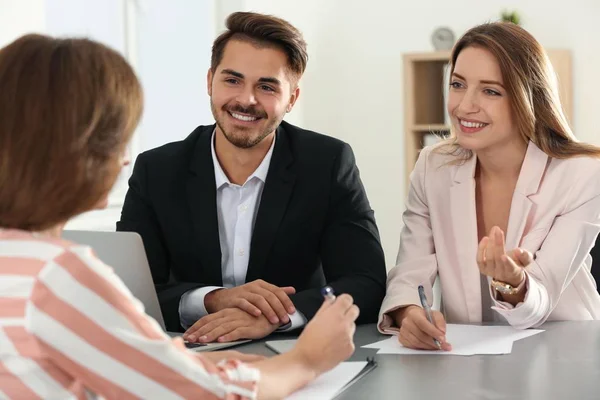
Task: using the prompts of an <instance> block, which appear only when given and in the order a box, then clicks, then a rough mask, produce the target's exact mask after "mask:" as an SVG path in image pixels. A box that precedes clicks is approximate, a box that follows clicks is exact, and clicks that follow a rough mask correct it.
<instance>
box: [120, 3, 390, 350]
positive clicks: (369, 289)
mask: <svg viewBox="0 0 600 400" xmlns="http://www.w3.org/2000/svg"><path fill="white" fill-rule="evenodd" d="M226 25H227V30H226V31H225V32H224V33H223V34H222V35H221V36H219V37H218V38H217V39H216V40H215V42H214V44H213V49H212V59H211V68H210V70H209V71H208V76H207V86H208V94H209V96H210V103H211V109H212V113H213V116H214V118H215V120H216V124H215V125H211V126H199V127H198V128H196V129H195V130H194V131H193V132H192V133H191V134H190V135H189V136H188V137H187V138H186V139H185V140H183V141H181V142H176V143H170V144H167V145H165V146H162V147H160V148H157V149H154V150H151V151H148V152H146V153H143V154H141V155H140V156H139V157H138V158H137V161H136V164H135V167H134V172H133V175H132V177H131V179H130V182H129V186H130V187H129V191H128V193H127V197H126V199H125V204H124V206H123V211H122V214H121V220H120V221H119V222H118V223H117V229H118V230H121V231H135V232H138V233H139V234H140V235H141V236H142V239H143V241H144V245H145V248H146V252H147V255H148V260H149V262H150V267H151V269H152V275H153V278H154V282H155V284H156V287H157V292H158V296H159V300H160V303H161V307H162V311H163V315H164V318H165V322H166V324H167V328H168V329H169V330H173V331H176V330H181V329H182V327H183V328H184V329H186V334H185V335H184V337H185V338H187V339H188V340H189V341H192V342H194V341H200V342H210V341H215V340H220V341H230V340H236V339H239V338H261V337H264V336H266V335H268V334H270V333H271V332H273V331H275V330H291V329H295V328H298V327H302V326H303V325H304V324H306V322H307V321H308V320H310V319H311V318H312V317H313V316H314V314H315V313H316V311H317V309H318V308H319V306H320V305H321V303H322V302H323V296H322V295H321V293H320V289H321V287H322V286H323V285H324V284H325V283H327V284H329V285H330V286H332V287H333V289H334V290H335V292H336V293H337V294H341V293H348V294H350V295H352V297H353V298H354V301H355V304H357V305H358V306H359V308H360V310H361V315H360V317H359V320H358V322H359V323H361V322H362V323H367V322H375V321H376V320H377V312H378V310H379V306H380V304H381V301H382V299H383V296H384V294H385V279H386V272H385V264H384V256H383V250H382V248H381V244H380V240H379V234H378V230H377V226H376V223H375V218H374V213H373V210H372V209H371V207H370V205H369V201H368V199H367V196H366V193H365V190H364V188H363V185H362V183H361V180H360V177H359V172H358V169H357V167H356V164H355V160H354V155H353V153H352V150H351V148H350V146H349V145H348V144H346V143H344V142H342V141H340V140H337V139H334V138H331V137H328V136H325V135H322V134H319V133H315V132H311V131H307V130H304V129H301V128H298V127H296V126H293V125H291V124H289V123H286V122H284V121H283V118H284V116H285V114H286V113H288V112H290V111H291V110H292V108H293V107H294V104H295V102H296V100H297V99H298V96H299V95H300V89H299V87H298V83H299V80H300V78H301V77H302V74H303V73H304V70H305V68H306V63H307V60H308V57H307V53H306V44H305V42H304V39H303V38H302V35H301V34H300V32H299V31H298V30H297V29H296V28H294V27H293V26H292V25H290V24H289V23H288V22H286V21H284V20H281V19H279V18H275V17H272V16H266V15H261V14H256V13H243V12H240V13H234V14H232V15H230V16H229V18H228V19H227V23H226Z"/></svg>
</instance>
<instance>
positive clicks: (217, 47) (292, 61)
mask: <svg viewBox="0 0 600 400" xmlns="http://www.w3.org/2000/svg"><path fill="white" fill-rule="evenodd" d="M225 26H226V28H227V30H226V31H225V32H223V33H222V34H221V35H220V36H219V37H217V39H215V41H214V43H213V47H212V57H211V69H212V71H213V73H214V72H215V71H216V70H217V66H218V65H219V63H220V62H221V60H222V59H223V53H224V52H225V46H226V45H227V43H229V41H230V40H241V41H247V42H249V43H252V44H253V45H255V46H258V47H273V48H277V49H280V50H282V51H283V52H285V54H286V55H287V59H288V68H289V70H290V71H291V72H292V73H293V74H294V75H296V77H298V78H299V77H300V76H302V74H303V73H304V70H305V69H306V64H307V62H308V53H307V52H306V42H305V41H304V38H303V37H302V33H300V31H299V30H298V29H296V28H295V27H294V26H293V25H292V24H290V23H289V22H287V21H285V20H283V19H281V18H277V17H274V16H271V15H264V14H258V13H252V12H235V13H233V14H231V15H229V17H227V21H226V23H225Z"/></svg>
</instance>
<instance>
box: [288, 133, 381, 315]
mask: <svg viewBox="0 0 600 400" xmlns="http://www.w3.org/2000/svg"><path fill="white" fill-rule="evenodd" d="M331 187H332V189H331V195H330V201H329V210H328V217H327V221H326V227H325V229H324V231H323V234H322V236H321V239H320V256H321V262H322V266H323V272H324V275H325V279H326V281H327V283H328V284H329V285H330V286H331V287H332V288H333V289H334V291H335V293H337V294H341V293H347V294H350V295H351V296H352V297H353V298H354V302H355V304H356V305H357V306H358V307H359V308H360V316H359V318H358V320H357V322H358V323H373V322H375V321H376V319H377V311H378V309H379V307H380V305H381V301H382V299H383V296H384V294H385V275H386V268H385V257H384V254H383V249H382V247H381V242H380V239H379V232H378V228H377V225H376V222H375V216H374V212H373V210H372V209H371V206H370V204H369V200H368V198H367V194H366V192H365V189H364V187H363V184H362V182H361V179H360V176H359V171H358V168H357V166H356V163H355V158H354V154H353V152H352V149H351V147H350V146H349V145H348V144H344V146H343V147H342V148H341V151H340V152H339V154H338V155H337V158H336V161H335V164H334V168H333V174H332V186H331ZM290 298H291V299H292V301H293V302H294V304H295V306H296V307H297V308H298V309H299V310H300V311H301V312H302V314H304V316H305V317H306V318H307V319H309V320H310V319H311V318H312V317H313V316H314V315H315V313H316V312H317V310H318V309H319V307H320V306H321V304H322V303H323V296H322V295H321V292H320V289H318V288H317V289H308V290H305V291H302V292H299V293H296V294H294V295H292V296H290Z"/></svg>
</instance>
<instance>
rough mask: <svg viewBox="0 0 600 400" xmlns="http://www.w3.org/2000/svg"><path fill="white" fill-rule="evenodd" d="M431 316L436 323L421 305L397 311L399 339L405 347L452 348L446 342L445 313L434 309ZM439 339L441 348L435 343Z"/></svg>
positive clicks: (447, 349)
mask: <svg viewBox="0 0 600 400" xmlns="http://www.w3.org/2000/svg"><path fill="white" fill-rule="evenodd" d="M431 317H432V319H433V322H434V323H435V325H433V324H432V323H431V322H429V321H428V320H427V316H426V315H425V310H423V308H421V307H419V306H414V305H411V306H407V307H404V308H401V309H399V310H398V311H397V315H396V317H395V320H396V324H397V325H398V326H399V327H400V333H399V334H398V341H399V342H400V344H401V345H402V346H404V347H407V348H409V349H418V350H445V351H450V350H452V345H451V344H450V343H448V342H446V320H445V319H444V315H443V314H442V313H441V312H439V311H435V310H432V311H431ZM434 339H437V340H438V341H439V342H440V344H441V348H438V347H437V346H436V345H435V342H434Z"/></svg>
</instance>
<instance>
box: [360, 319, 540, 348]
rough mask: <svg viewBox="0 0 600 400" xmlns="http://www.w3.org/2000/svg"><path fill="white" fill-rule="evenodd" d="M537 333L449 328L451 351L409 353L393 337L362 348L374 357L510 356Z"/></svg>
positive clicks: (527, 330) (495, 328)
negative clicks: (518, 343) (515, 346)
mask: <svg viewBox="0 0 600 400" xmlns="http://www.w3.org/2000/svg"><path fill="white" fill-rule="evenodd" d="M540 332H543V330H539V329H526V330H518V329H515V328H513V327H512V326H479V325H456V324H448V325H447V326H446V340H447V341H448V343H450V344H451V345H452V351H440V350H414V349H409V348H406V347H404V346H402V345H401V344H400V343H399V342H398V338H397V337H396V336H392V337H390V338H389V339H385V340H382V341H379V342H376V343H372V344H369V345H366V346H362V347H364V348H369V349H379V351H378V352H377V354H419V355H426V354H436V355H444V356H450V355H460V356H471V355H475V354H510V353H511V352H512V345H513V343H514V342H515V341H517V340H520V339H524V338H526V337H529V336H533V335H536V334H538V333H540Z"/></svg>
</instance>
